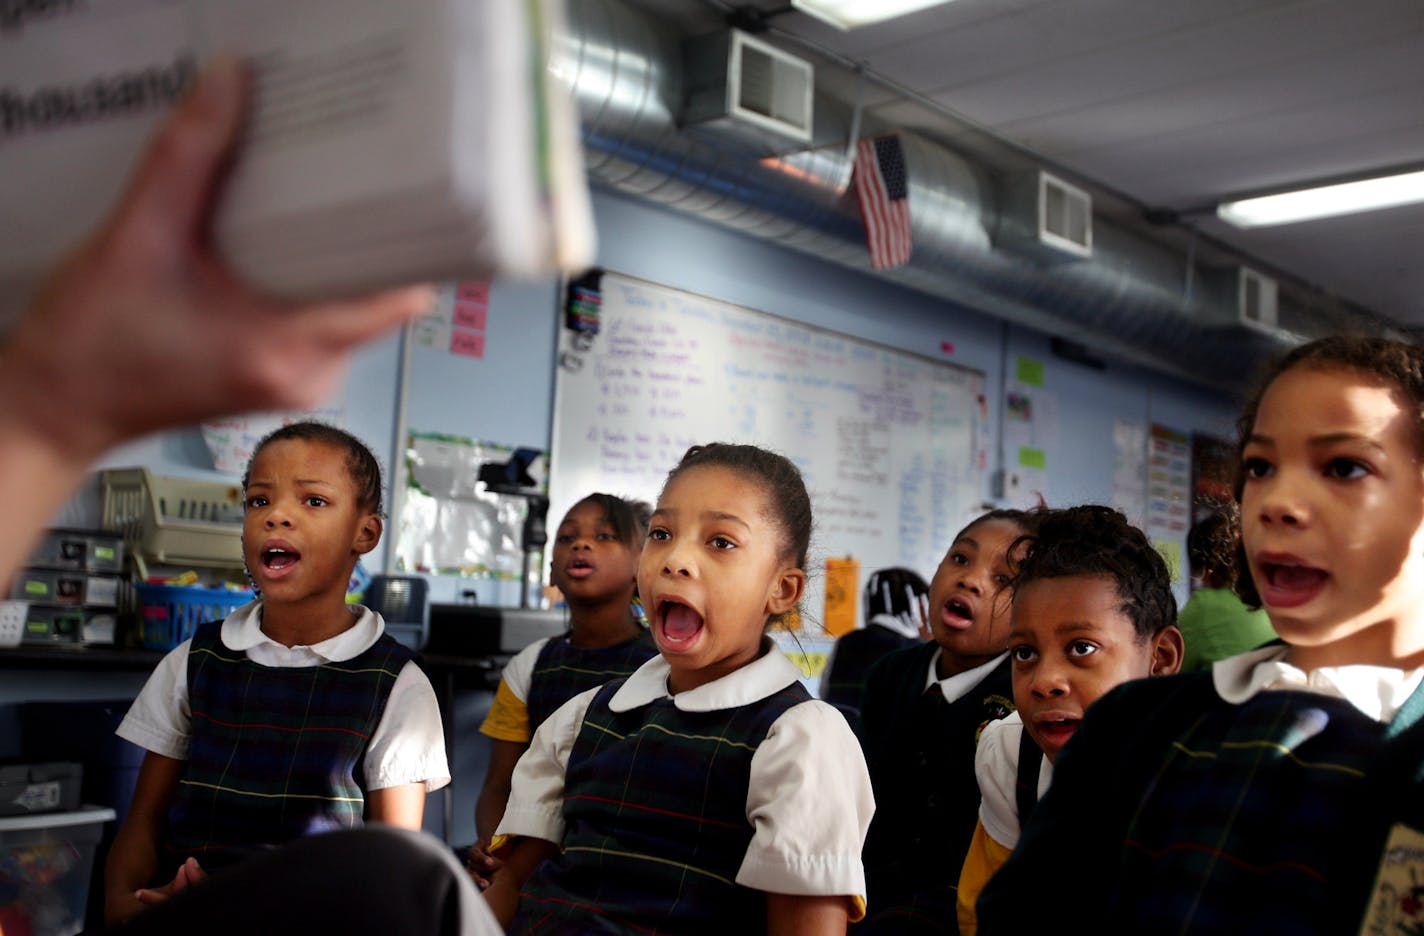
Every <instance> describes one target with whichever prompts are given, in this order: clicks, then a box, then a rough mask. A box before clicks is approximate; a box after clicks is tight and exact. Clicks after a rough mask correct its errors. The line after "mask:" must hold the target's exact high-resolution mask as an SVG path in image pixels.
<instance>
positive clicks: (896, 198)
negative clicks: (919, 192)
mask: <svg viewBox="0 0 1424 936" xmlns="http://www.w3.org/2000/svg"><path fill="white" fill-rule="evenodd" d="M854 176H855V197H856V200H857V201H859V202H860V217H861V219H862V220H863V221H864V222H865V239H866V241H867V242H869V244H870V265H871V266H872V267H873V268H875V269H877V270H885V269H889V268H890V267H897V266H904V265H905V264H906V263H909V262H910V199H909V197H908V195H909V191H908V190H909V178H908V176H907V175H906V173H905V152H904V150H903V149H901V147H900V138H899V137H898V136H893V135H892V136H882V137H875V138H873V139H867V140H861V141H860V142H859V143H858V144H856V147H855V169H854Z"/></svg>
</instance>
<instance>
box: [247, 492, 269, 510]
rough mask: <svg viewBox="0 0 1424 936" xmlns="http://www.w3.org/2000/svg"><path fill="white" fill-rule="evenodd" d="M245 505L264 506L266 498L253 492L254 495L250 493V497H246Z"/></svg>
mask: <svg viewBox="0 0 1424 936" xmlns="http://www.w3.org/2000/svg"><path fill="white" fill-rule="evenodd" d="M247 506H248V507H266V506H267V498H265V497H262V496H261V495H259V494H254V495H252V496H251V497H249V498H248V499H247Z"/></svg>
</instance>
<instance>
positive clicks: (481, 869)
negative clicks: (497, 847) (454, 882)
mask: <svg viewBox="0 0 1424 936" xmlns="http://www.w3.org/2000/svg"><path fill="white" fill-rule="evenodd" d="M502 867H504V861H503V859H500V858H496V857H495V856H494V855H493V854H492V853H491V852H490V849H489V843H488V842H476V843H475V844H473V845H471V846H470V851H469V854H468V855H467V856H466V858H465V870H466V871H468V872H469V874H470V880H472V881H474V882H475V884H476V885H477V886H478V887H479V889H480V890H485V889H487V888H488V887H489V886H490V882H491V881H492V880H493V879H494V873H495V872H496V871H498V870H499V869H500V868H502Z"/></svg>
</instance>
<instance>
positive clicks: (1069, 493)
mask: <svg viewBox="0 0 1424 936" xmlns="http://www.w3.org/2000/svg"><path fill="white" fill-rule="evenodd" d="M594 208H595V212H596V215H597V220H598V228H599V234H600V247H599V264H600V265H601V266H603V267H605V268H607V269H609V270H614V271H617V272H621V273H626V274H629V275H632V276H637V277H642V278H644V279H648V280H651V281H653V282H657V283H662V284H665V285H668V286H672V287H675V288H678V289H684V290H688V291H691V292H695V293H701V294H703V295H707V296H711V297H714V298H716V299H721V300H725V301H729V302H734V303H738V304H740V305H745V306H748V307H750V308H754V309H759V310H761V311H764V312H769V313H772V314H775V315H781V316H785V317H788V318H792V319H797V320H800V321H804V322H807V323H810V324H813V325H817V326H821V327H824V328H829V329H833V330H835V331H841V332H845V333H848V334H852V335H855V336H858V337H861V338H866V339H870V340H873V341H878V342H882V343H884V344H888V345H892V346H894V347H898V348H903V349H905V350H907V351H913V352H916V353H919V354H924V355H928V356H930V357H939V358H942V359H944V360H948V361H952V362H955V363H958V364H962V365H965V366H967V367H972V368H975V369H978V370H981V371H983V372H984V373H985V377H986V380H985V386H986V388H987V389H988V391H989V394H988V395H989V407H990V413H989V417H990V419H989V423H990V425H991V426H997V425H998V417H999V399H998V393H997V389H998V387H999V386H1000V379H1001V374H1000V369H1001V362H1005V361H1006V362H1007V364H1008V367H1009V368H1010V371H1011V373H1012V370H1013V368H1014V362H1015V360H1016V359H1017V358H1018V357H1020V356H1026V357H1029V358H1032V359H1034V360H1036V361H1038V362H1040V363H1041V364H1042V365H1043V375H1044V382H1043V389H1044V390H1045V391H1046V392H1047V393H1049V394H1051V395H1052V396H1053V397H1054V399H1055V400H1056V402H1057V413H1058V431H1057V435H1058V445H1057V446H1056V447H1055V448H1054V450H1052V451H1050V452H1049V453H1048V455H1049V467H1050V471H1049V477H1048V491H1047V495H1048V499H1049V502H1050V503H1051V504H1054V505H1064V504H1069V503H1077V502H1085V501H1096V502H1103V503H1106V502H1108V501H1109V500H1110V499H1111V496H1112V467H1113V465H1112V455H1113V426H1114V423H1115V422H1116V421H1117V420H1118V419H1126V420H1131V421H1134V422H1136V423H1139V424H1143V425H1148V424H1150V423H1152V422H1159V423H1162V424H1165V425H1167V426H1170V427H1172V428H1174V429H1177V430H1181V431H1184V432H1205V433H1210V434H1212V435H1217V436H1222V437H1226V438H1229V437H1230V436H1231V434H1232V431H1231V425H1232V420H1233V419H1234V417H1235V412H1236V409H1237V405H1238V404H1237V402H1236V401H1235V400H1231V399H1227V398H1225V397H1223V396H1221V395H1217V394H1213V393H1211V392H1208V391H1206V390H1204V389H1201V388H1199V387H1197V386H1195V385H1189V384H1186V383H1184V382H1182V381H1179V380H1176V379H1173V378H1169V377H1165V376H1162V375H1160V374H1157V373H1155V372H1151V371H1147V370H1144V369H1141V368H1138V367H1135V366H1131V365H1125V364H1119V363H1116V362H1110V363H1108V365H1107V367H1106V369H1104V370H1093V369H1091V368H1087V367H1084V366H1083V365H1080V364H1076V363H1072V362H1069V361H1066V360H1062V359H1059V358H1057V357H1055V356H1054V355H1053V353H1052V351H1051V349H1050V347H1049V338H1048V336H1046V335H1043V334H1041V333H1038V332H1035V331H1031V330H1029V329H1024V328H1019V327H1013V326H1006V325H1005V324H1004V323H1002V322H1000V321H998V320H995V319H991V318H989V317H988V316H985V315H981V314H979V313H976V312H973V311H971V310H968V309H965V308H963V307H960V306H956V305H954V304H952V303H949V302H946V301H944V300H940V299H937V298H934V297H930V296H927V295H924V294H921V293H917V292H913V291H910V290H907V289H903V288H900V287H897V286H894V285H889V284H886V283H884V282H882V281H880V280H878V279H875V278H873V277H871V276H868V275H864V274H860V273H857V272H854V271H851V270H847V269H845V268H843V267H840V266H836V265H833V264H829V263H825V262H821V261H818V260H816V259H814V258H812V257H809V256H807V255H805V254H802V253H799V252H796V251H792V250H789V249H784V248H780V247H778V246H776V245H775V244H772V243H768V242H765V241H762V240H759V239H755V238H751V237H747V236H743V235H739V234H736V233H733V232H730V231H727V230H725V229H722V228H719V227H715V226H713V225H710V224H705V223H702V222H698V221H695V220H692V219H689V218H686V217H684V216H682V215H678V214H675V213H672V212H669V211H665V210H661V209H658V208H655V207H650V206H648V205H645V204H643V203H640V202H635V201H633V200H630V199H628V198H624V197H621V196H618V195H614V194H609V193H606V192H596V193H595V197H594ZM559 299H560V297H559V288H558V285H557V283H555V282H554V281H552V280H545V281H538V282H507V281H502V282H499V283H496V284H495V287H494V289H493V290H492V292H491V297H490V309H489V317H488V326H487V333H486V352H485V356H484V357H483V358H482V359H474V358H467V357H461V356H457V355H452V354H447V353H443V352H436V351H429V350H425V349H421V348H414V349H412V350H411V352H410V372H409V376H410V383H409V402H408V407H407V426H408V428H409V429H411V430H417V431H424V432H438V433H447V434H450V435H457V436H467V437H470V438H477V439H483V440H488V441H493V442H500V443H505V444H511V445H527V446H532V447H535V448H541V449H547V448H548V446H549V437H550V426H551V421H552V415H553V413H552V408H553V392H554V388H553V384H554V370H555V366H554V357H555V350H554V349H555V344H556V341H557V329H558V327H559V311H558V304H559ZM945 342H948V343H950V344H952V345H953V348H954V350H953V353H952V354H943V353H942V352H941V350H940V349H941V346H942V344H943V343H945ZM400 362H401V354H400V346H399V342H398V340H397V339H396V338H388V339H386V340H384V341H382V342H380V343H378V344H375V345H373V346H371V347H369V348H366V349H364V350H363V351H362V352H361V353H360V354H358V355H357V357H356V359H355V360H354V361H353V363H352V367H351V371H350V377H349V379H348V380H347V382H346V384H345V386H344V387H343V388H342V390H341V391H340V393H339V394H338V396H343V395H344V398H345V401H346V414H347V426H348V428H350V429H351V430H352V431H354V432H356V433H357V434H358V435H360V436H362V437H363V438H364V439H366V440H367V441H368V442H369V443H370V444H371V446H372V448H373V449H375V450H376V452H377V454H378V455H380V456H381V457H382V458H383V460H384V461H385V463H386V464H387V465H388V466H389V465H390V464H392V463H393V459H394V458H395V457H396V450H395V445H394V439H393V436H394V431H395V425H396V412H395V407H396V392H397V382H398V377H399V368H400ZM989 455H990V459H991V463H990V469H991V472H990V474H992V470H993V469H996V468H998V467H1000V466H999V465H998V464H997V463H996V456H997V448H996V447H995V446H993V445H991V446H990V449H989ZM104 464H105V465H110V466H113V465H131V464H144V465H148V466H149V467H151V468H152V469H153V470H154V471H155V472H157V473H160V474H179V475H190V476H200V477H201V476H212V477H219V476H218V475H216V474H215V473H214V472H212V470H211V467H212V466H211V462H210V461H209V460H208V457H207V455H206V451H205V449H204V448H203V445H202V441H201V438H200V436H199V435H198V433H197V432H196V431H195V430H184V431H179V432H171V433H164V434H161V435H157V436H153V437H149V438H147V439H142V440H139V441H137V442H135V443H133V444H131V445H129V446H126V447H125V448H123V449H121V450H119V451H117V452H114V453H112V454H111V455H110V456H109V457H108V458H106V459H105V461H104ZM988 477H989V476H988V475H986V483H985V488H984V492H983V493H984V496H985V499H986V500H987V499H989V495H990V492H991V488H990V487H989V484H988ZM97 503H98V501H97V496H96V495H95V493H94V491H93V489H92V488H91V489H90V490H88V491H86V492H83V493H82V494H81V495H80V496H79V497H77V498H76V500H75V501H74V502H73V503H72V504H71V505H70V507H68V508H67V509H66V510H65V511H64V513H63V514H62V515H61V516H60V517H59V518H56V519H57V522H67V523H72V524H83V523H86V522H93V521H94V520H95V519H96V518H97V512H98V507H97ZM368 565H369V566H370V567H371V568H372V569H373V570H375V569H379V568H381V554H380V551H378V552H377V553H375V554H373V555H372V556H371V557H370V560H369V562H368ZM453 594H454V587H453V586H452V585H450V584H449V583H444V584H437V587H436V589H435V596H436V598H437V600H439V599H445V598H450V597H453ZM486 596H490V597H489V598H487V597H486ZM481 600H493V601H496V602H498V603H509V604H513V603H517V591H515V590H514V589H512V588H505V589H489V588H486V589H482V590H481Z"/></svg>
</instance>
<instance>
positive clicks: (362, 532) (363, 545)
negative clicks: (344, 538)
mask: <svg viewBox="0 0 1424 936" xmlns="http://www.w3.org/2000/svg"><path fill="white" fill-rule="evenodd" d="M382 529H384V527H383V525H382V524H381V517H380V515H379V514H373V513H372V514H366V516H364V517H362V518H361V525H360V526H359V527H357V528H356V541H355V542H354V543H352V544H351V548H352V549H354V550H356V552H357V553H359V554H360V555H363V556H364V555H365V554H366V553H368V552H370V551H371V550H373V549H375V548H376V544H377V543H379V542H380V541H381V531H382Z"/></svg>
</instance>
